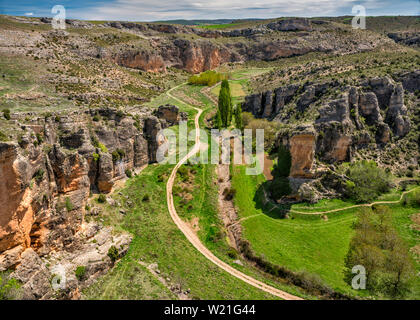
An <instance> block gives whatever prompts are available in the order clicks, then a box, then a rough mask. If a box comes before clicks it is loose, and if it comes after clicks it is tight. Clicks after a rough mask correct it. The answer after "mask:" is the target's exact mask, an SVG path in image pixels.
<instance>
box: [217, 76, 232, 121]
mask: <svg viewBox="0 0 420 320" xmlns="http://www.w3.org/2000/svg"><path fill="white" fill-rule="evenodd" d="M218 107H219V111H220V117H221V120H222V127H223V128H227V127H229V125H230V123H231V121H232V97H231V95H230V88H229V82H228V81H227V80H223V81H222V85H221V88H220V93H219V103H218Z"/></svg>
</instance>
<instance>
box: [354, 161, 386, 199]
mask: <svg viewBox="0 0 420 320" xmlns="http://www.w3.org/2000/svg"><path fill="white" fill-rule="evenodd" d="M346 175H347V177H349V179H350V181H349V182H347V184H346V191H347V196H348V197H349V198H352V199H354V200H355V201H357V202H369V201H372V200H373V199H375V198H377V197H378V196H379V195H381V194H382V193H385V192H388V191H389V189H390V186H391V177H390V174H388V173H386V172H385V170H382V169H381V168H379V167H378V166H377V165H376V163H375V162H374V161H366V160H363V161H359V162H356V163H352V164H350V167H349V168H348V169H347V170H346Z"/></svg>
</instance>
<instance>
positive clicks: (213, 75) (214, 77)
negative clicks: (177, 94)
mask: <svg viewBox="0 0 420 320" xmlns="http://www.w3.org/2000/svg"><path fill="white" fill-rule="evenodd" d="M227 79H228V75H227V74H223V73H219V72H216V71H213V70H208V71H205V72H203V73H200V74H199V75H193V76H191V77H190V78H189V79H188V83H189V84H195V85H200V86H209V87H211V86H214V85H215V84H216V83H218V82H220V81H222V80H227Z"/></svg>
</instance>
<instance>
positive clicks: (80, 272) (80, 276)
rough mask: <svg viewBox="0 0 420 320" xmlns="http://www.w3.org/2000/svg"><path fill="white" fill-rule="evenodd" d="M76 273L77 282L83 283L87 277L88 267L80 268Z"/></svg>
mask: <svg viewBox="0 0 420 320" xmlns="http://www.w3.org/2000/svg"><path fill="white" fill-rule="evenodd" d="M74 273H75V274H76V278H77V280H79V281H82V280H83V278H84V277H85V275H86V267H85V266H78V267H77V268H76V270H75V271H74Z"/></svg>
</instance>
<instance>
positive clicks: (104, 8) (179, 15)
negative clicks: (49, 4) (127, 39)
mask: <svg viewBox="0 0 420 320" xmlns="http://www.w3.org/2000/svg"><path fill="white" fill-rule="evenodd" d="M416 1H417V0H407V2H408V3H410V2H414V3H415V2H416ZM356 4H362V5H364V6H365V7H366V9H367V10H368V14H372V13H373V12H369V9H371V10H376V9H379V8H382V9H383V8H384V7H385V9H386V6H387V4H388V5H395V2H394V1H393V0H382V1H381V0H365V1H357V0H340V1H336V0H314V1H308V0H259V1H258V0H257V1H255V0H116V1H115V2H113V3H105V4H102V5H98V6H97V7H89V8H86V9H84V10H77V12H76V11H73V12H71V11H70V12H69V14H71V15H72V16H74V17H78V18H82V19H92V20H134V21H152V20H166V19H216V18H249V17H253V18H270V17H280V16H306V17H311V16H331V15H351V14H352V13H351V8H352V6H353V5H356ZM408 5H409V4H408ZM413 14H415V12H413Z"/></svg>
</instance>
